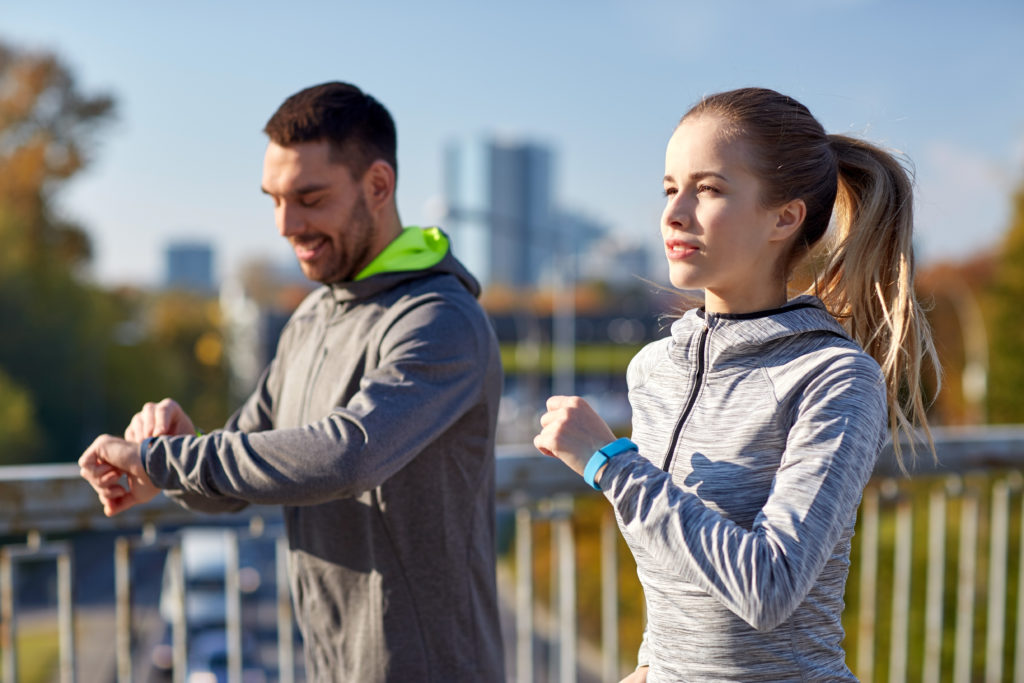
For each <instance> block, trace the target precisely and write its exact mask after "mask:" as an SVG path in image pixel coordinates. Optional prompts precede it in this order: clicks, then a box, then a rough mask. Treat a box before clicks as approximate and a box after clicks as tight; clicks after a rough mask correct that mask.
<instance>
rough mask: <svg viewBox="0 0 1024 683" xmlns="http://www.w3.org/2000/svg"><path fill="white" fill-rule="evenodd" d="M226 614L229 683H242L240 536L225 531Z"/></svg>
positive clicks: (231, 531) (228, 530)
mask: <svg viewBox="0 0 1024 683" xmlns="http://www.w3.org/2000/svg"><path fill="white" fill-rule="evenodd" d="M224 600H225V603H224V612H225V622H226V623H225V631H226V636H227V645H228V683H242V590H241V587H240V586H239V585H238V534H237V533H235V531H234V530H232V529H225V530H224Z"/></svg>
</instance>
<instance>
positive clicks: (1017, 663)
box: [1013, 497, 1024, 681]
mask: <svg viewBox="0 0 1024 683" xmlns="http://www.w3.org/2000/svg"><path fill="white" fill-rule="evenodd" d="M1020 519H1021V530H1020V538H1019V539H1018V544H1019V546H1020V550H1019V553H1020V554H1019V556H1018V562H1017V646H1016V648H1015V649H1014V651H1013V680H1015V681H1024V497H1022V498H1021V509H1020Z"/></svg>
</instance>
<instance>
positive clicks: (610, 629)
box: [601, 510, 619, 681]
mask: <svg viewBox="0 0 1024 683" xmlns="http://www.w3.org/2000/svg"><path fill="white" fill-rule="evenodd" d="M618 540H619V527H618V525H617V524H616V523H615V514H614V513H613V512H612V511H611V510H605V511H604V513H603V514H602V515H601V654H602V665H601V673H602V676H604V680H606V681H618V680H619V562H618V556H617V552H616V549H617V544H618Z"/></svg>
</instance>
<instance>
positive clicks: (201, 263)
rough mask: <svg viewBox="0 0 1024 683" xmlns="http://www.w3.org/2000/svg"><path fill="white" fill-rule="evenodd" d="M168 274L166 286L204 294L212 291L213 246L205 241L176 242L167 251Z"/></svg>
mask: <svg viewBox="0 0 1024 683" xmlns="http://www.w3.org/2000/svg"><path fill="white" fill-rule="evenodd" d="M165 258H166V264H167V274H166V279H165V280H164V286H165V287H167V288H168V289H185V290H189V291H193V292H199V293H203V294H209V293H212V292H213V291H214V289H215V286H214V282H213V247H211V246H210V245H209V244H207V243H205V242H176V243H174V244H171V245H169V246H168V247H167V250H166V252H165Z"/></svg>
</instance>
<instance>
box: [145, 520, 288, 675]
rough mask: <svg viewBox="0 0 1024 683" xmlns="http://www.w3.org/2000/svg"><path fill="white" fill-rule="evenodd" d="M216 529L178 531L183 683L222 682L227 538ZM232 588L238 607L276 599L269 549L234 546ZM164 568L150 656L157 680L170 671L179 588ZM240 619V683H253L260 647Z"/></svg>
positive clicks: (264, 545)
mask: <svg viewBox="0 0 1024 683" xmlns="http://www.w3.org/2000/svg"><path fill="white" fill-rule="evenodd" d="M229 531H230V530H229V529H227V528H219V527H190V528H187V529H184V530H182V531H181V558H182V564H183V569H184V579H185V586H184V590H185V600H184V605H185V624H186V629H187V632H186V641H187V650H188V665H187V666H188V670H187V676H186V680H187V681H189V683H213V682H214V681H225V680H227V659H228V657H227V632H226V627H227V592H226V580H225V579H226V576H225V570H226V567H227V550H226V548H227V536H226V534H227V533H228V532H229ZM238 564H239V569H238V584H239V589H240V591H241V593H242V598H243V615H244V613H245V609H244V605H246V604H248V603H247V601H248V600H249V599H250V596H251V599H254V600H255V599H260V600H264V601H266V600H271V599H273V598H274V597H275V596H276V588H275V585H274V582H273V580H272V579H273V572H274V571H275V570H274V552H273V543H272V542H271V541H268V540H261V541H259V542H248V541H245V542H243V541H240V542H239V563H238ZM177 583H178V579H177V574H176V573H175V572H174V571H173V570H172V567H171V566H170V563H169V562H165V563H164V572H163V579H162V583H161V589H160V600H159V613H160V617H161V619H162V620H163V622H164V626H163V634H162V637H161V639H160V642H159V643H157V644H156V645H155V646H154V648H153V650H152V652H151V657H150V658H151V662H152V665H153V669H154V671H155V673H156V674H157V676H158V677H164V676H169V675H170V674H171V672H172V669H173V664H174V657H173V643H172V624H173V623H174V622H175V620H176V618H177V617H178V616H179V611H180V609H181V607H180V605H181V602H180V601H179V599H178V596H179V594H180V590H181V587H180V586H178V585H177ZM246 626H248V625H246V624H245V621H244V619H243V630H242V660H243V661H242V664H243V669H244V675H243V681H244V683H259V682H260V681H263V680H265V678H266V676H265V674H264V673H263V671H262V669H261V662H260V656H259V653H260V649H261V648H260V642H259V638H258V637H257V635H256V634H255V633H254V632H253V631H252V630H251V629H250V628H247V627H246Z"/></svg>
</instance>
